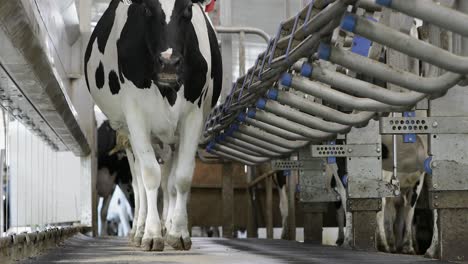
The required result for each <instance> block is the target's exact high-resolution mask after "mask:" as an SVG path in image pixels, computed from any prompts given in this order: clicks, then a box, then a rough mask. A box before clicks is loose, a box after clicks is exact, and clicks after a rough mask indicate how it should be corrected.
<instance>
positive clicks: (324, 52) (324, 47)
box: [318, 42, 331, 61]
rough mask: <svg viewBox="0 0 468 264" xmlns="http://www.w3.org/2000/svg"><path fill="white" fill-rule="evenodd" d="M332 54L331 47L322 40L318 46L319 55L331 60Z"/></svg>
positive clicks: (321, 57)
mask: <svg viewBox="0 0 468 264" xmlns="http://www.w3.org/2000/svg"><path fill="white" fill-rule="evenodd" d="M330 55H331V47H330V45H328V44H327V43H324V42H321V43H320V45H319V48H318V57H319V59H321V60H326V61H327V60H329V59H330Z"/></svg>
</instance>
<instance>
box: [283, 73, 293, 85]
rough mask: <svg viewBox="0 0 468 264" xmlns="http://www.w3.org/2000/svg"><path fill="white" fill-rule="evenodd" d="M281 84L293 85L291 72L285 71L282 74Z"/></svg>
mask: <svg viewBox="0 0 468 264" xmlns="http://www.w3.org/2000/svg"><path fill="white" fill-rule="evenodd" d="M281 84H282V85H284V86H287V87H291V84H292V75H291V74H290V73H284V74H283V75H282V76H281Z"/></svg>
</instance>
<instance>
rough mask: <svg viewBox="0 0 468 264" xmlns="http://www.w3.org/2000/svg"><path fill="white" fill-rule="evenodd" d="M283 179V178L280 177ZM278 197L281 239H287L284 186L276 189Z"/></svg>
mask: <svg viewBox="0 0 468 264" xmlns="http://www.w3.org/2000/svg"><path fill="white" fill-rule="evenodd" d="M281 177H284V176H281ZM278 193H279V197H280V201H279V208H280V213H281V227H282V230H281V239H288V194H287V192H286V185H283V186H282V187H278Z"/></svg>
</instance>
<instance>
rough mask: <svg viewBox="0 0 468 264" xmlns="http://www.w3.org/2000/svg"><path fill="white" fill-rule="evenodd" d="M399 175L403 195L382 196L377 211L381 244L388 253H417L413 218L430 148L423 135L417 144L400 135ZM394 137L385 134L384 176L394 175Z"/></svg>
mask: <svg viewBox="0 0 468 264" xmlns="http://www.w3.org/2000/svg"><path fill="white" fill-rule="evenodd" d="M396 139H397V178H398V181H399V182H400V188H401V195H400V196H397V197H393V198H384V199H382V211H381V212H379V213H378V214H377V226H378V230H377V233H378V236H377V237H378V244H379V248H380V249H381V250H383V251H386V252H401V253H407V254H415V249H414V243H413V218H414V212H415V208H416V203H417V201H418V198H419V195H420V194H421V190H422V187H423V184H424V178H425V172H424V167H423V166H424V165H423V164H424V160H425V159H426V157H427V151H426V147H425V146H424V144H423V140H422V139H421V137H420V136H417V137H416V142H415V143H404V142H403V137H402V136H397V137H396ZM392 145H393V141H392V136H382V169H383V177H384V179H385V180H386V181H390V180H391V179H392V177H393V155H394V153H393V147H392Z"/></svg>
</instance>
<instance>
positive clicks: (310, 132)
mask: <svg viewBox="0 0 468 264" xmlns="http://www.w3.org/2000/svg"><path fill="white" fill-rule="evenodd" d="M250 111H251V112H254V114H253V118H255V119H257V120H259V121H262V122H265V123H268V124H271V125H274V126H277V127H280V128H282V129H285V130H288V131H291V132H293V133H296V134H299V135H302V136H304V137H307V138H308V139H311V140H325V139H328V138H332V137H335V136H336V134H335V133H329V132H323V131H320V130H315V129H311V128H309V127H306V126H303V125H301V124H298V123H296V122H292V121H289V120H287V119H284V118H282V117H279V116H276V115H274V114H272V113H268V112H265V111H262V110H260V111H254V110H253V109H252V110H250Z"/></svg>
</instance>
